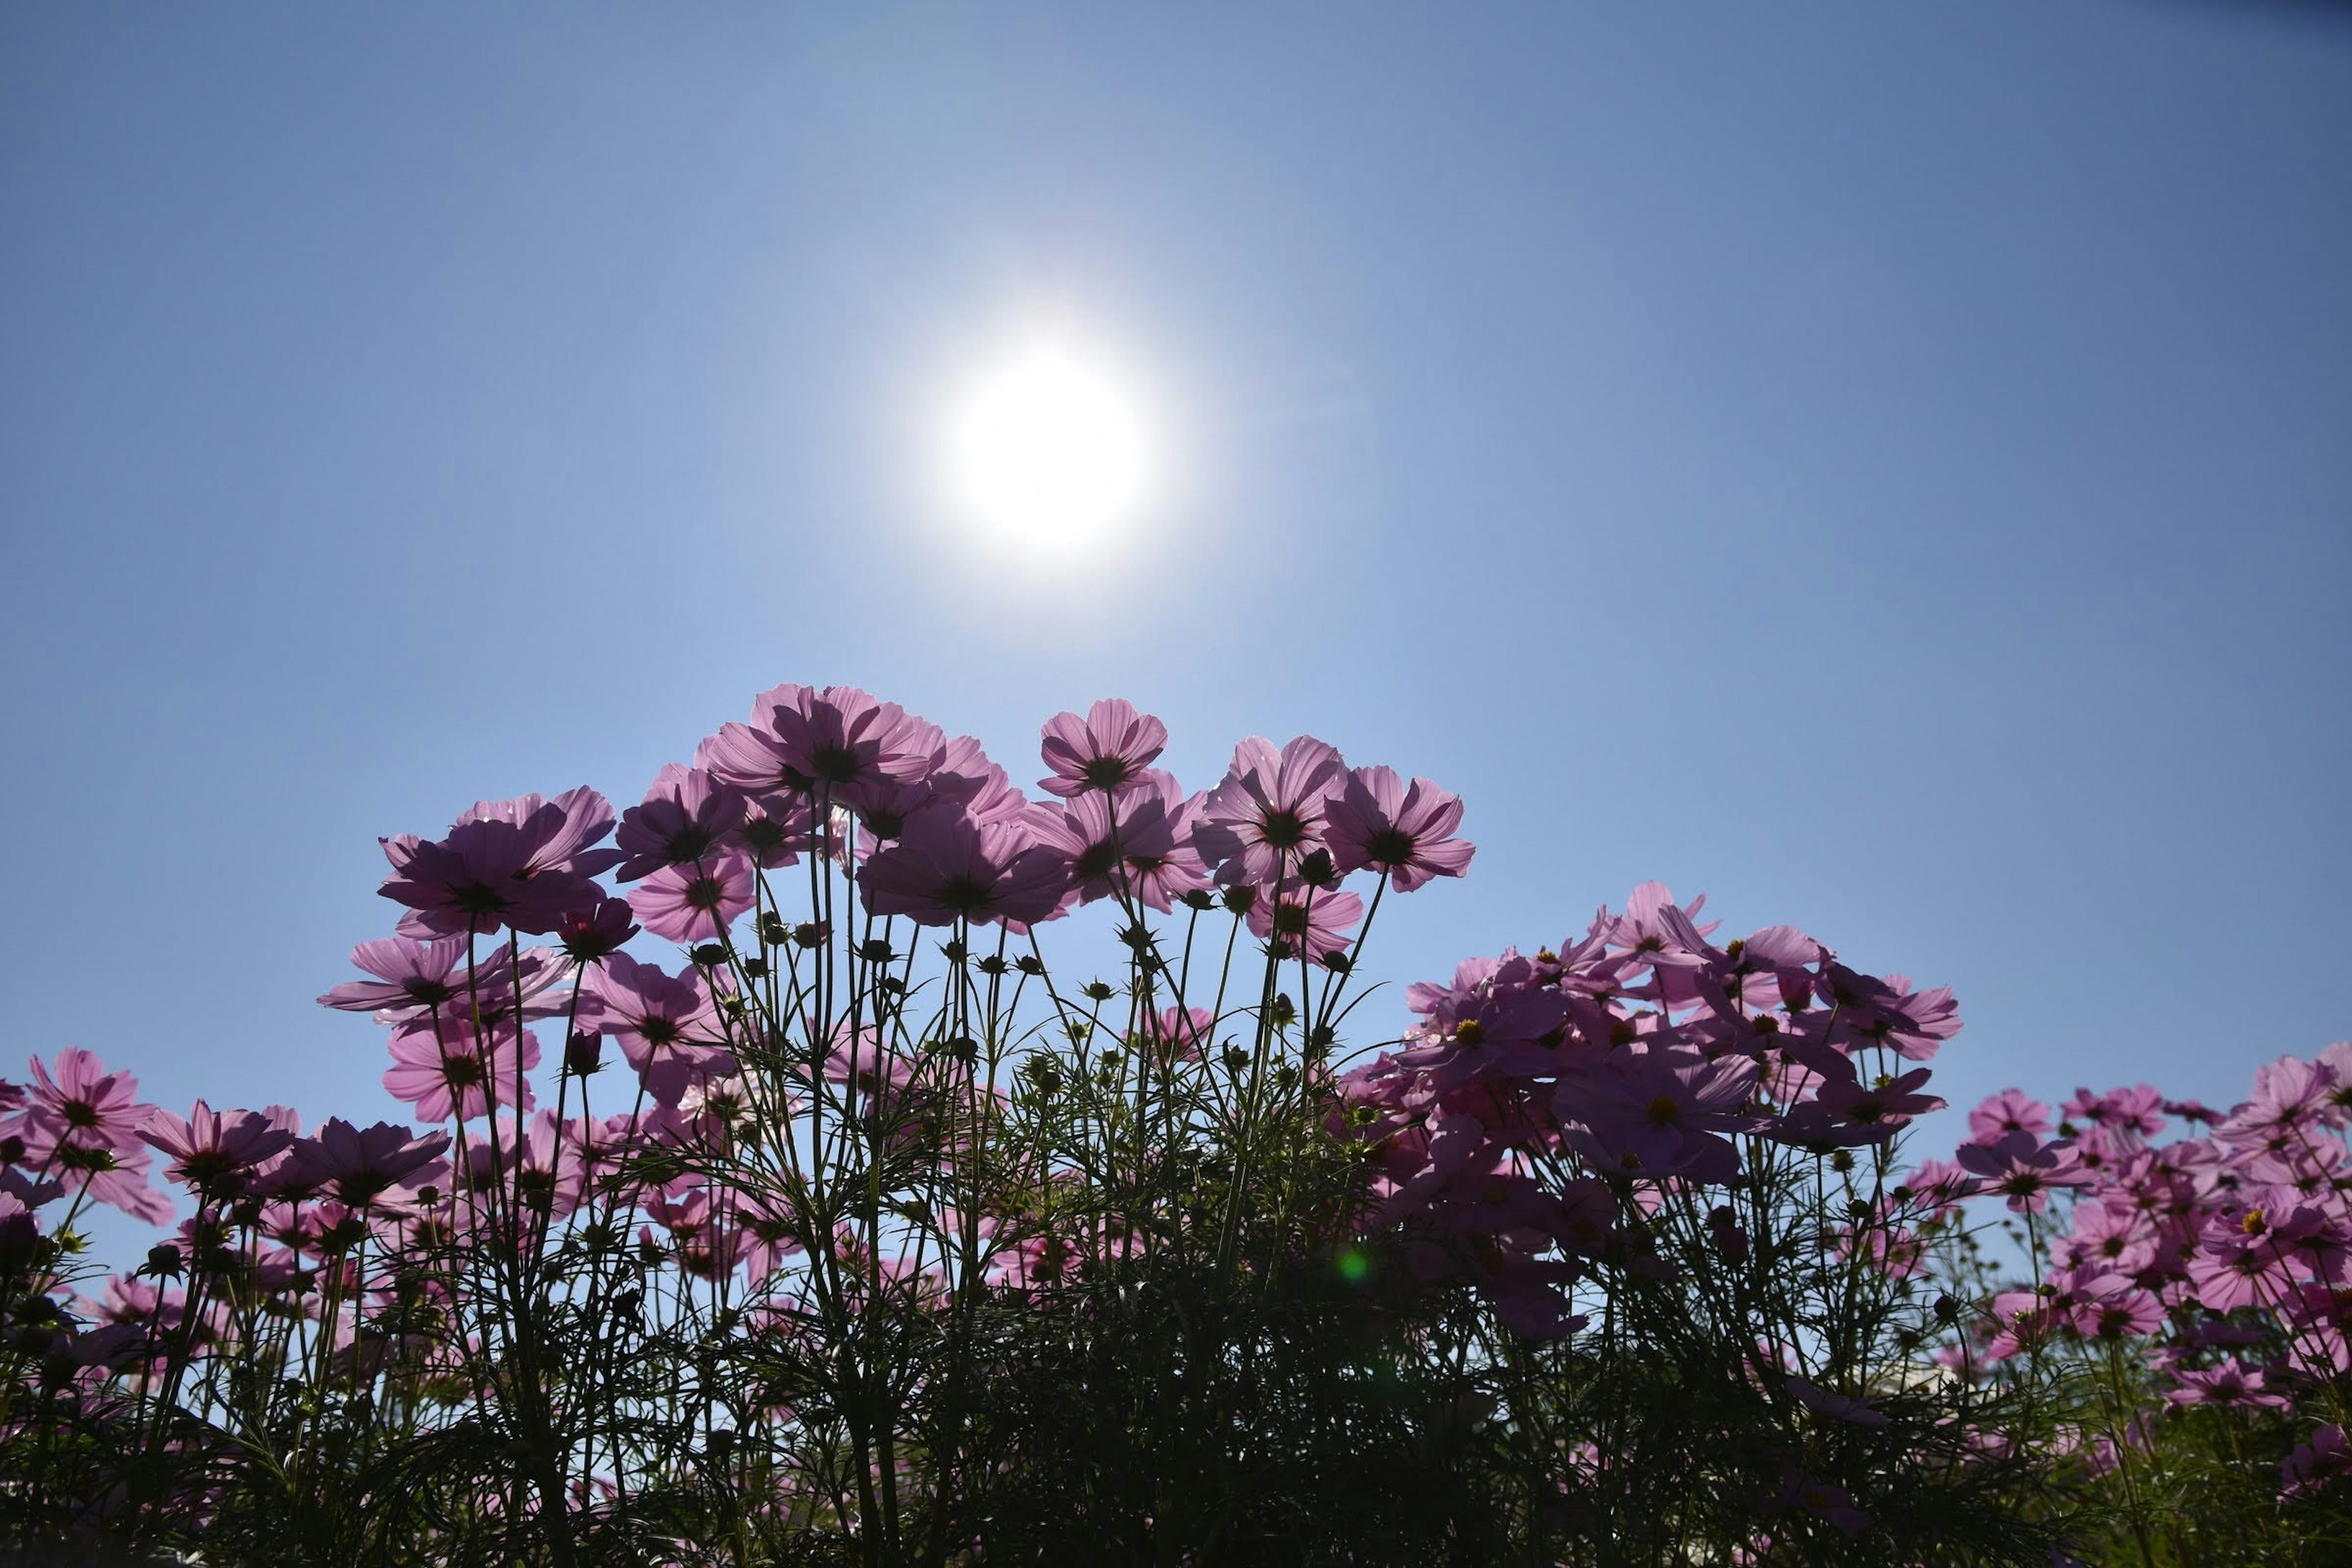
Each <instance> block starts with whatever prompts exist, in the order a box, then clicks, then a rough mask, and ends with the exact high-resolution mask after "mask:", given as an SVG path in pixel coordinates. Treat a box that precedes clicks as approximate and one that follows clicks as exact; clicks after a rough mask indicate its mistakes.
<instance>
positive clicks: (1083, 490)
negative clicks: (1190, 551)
mask: <svg viewBox="0 0 2352 1568" xmlns="http://www.w3.org/2000/svg"><path fill="white" fill-rule="evenodd" d="M949 466H950V475H951V484H952V489H953V493H954V499H955V501H956V503H957V506H958V509H959V510H961V512H963V513H964V514H965V516H966V518H967V520H968V521H970V522H971V524H972V525H973V526H974V527H975V528H977V529H979V530H982V531H985V532H986V533H987V534H988V535H990V536H992V539H993V540H994V541H995V542H1001V543H1005V544H1012V545H1017V546H1025V547H1030V548H1035V549H1048V550H1056V551H1063V552H1074V551H1076V550H1079V549H1081V548H1084V547H1088V546H1095V545H1099V544H1101V543H1103V542H1106V541H1107V540H1108V537H1109V536H1111V535H1114V534H1115V533H1117V532H1118V531H1119V530H1120V529H1121V528H1122V527H1123V526H1124V525H1127V524H1129V523H1131V522H1132V521H1135V519H1136V517H1137V515H1138V513H1139V511H1140V510H1141V509H1142V507H1143V505H1144V503H1145V502H1146V501H1147V500H1149V499H1150V489H1151V480H1152V470H1153V466H1154V452H1153V450H1152V442H1151V439H1150V428H1149V425H1148V421H1147V419H1146V417H1145V413H1144V405H1143V403H1142V400H1141V398H1140V397H1139V395H1138V393H1137V392H1136V390H1135V388H1134V386H1133V385H1132V384H1130V383H1129V381H1128V380H1127V379H1125V378H1124V377H1122V376H1120V375H1119V374H1117V373H1116V372H1115V371H1114V370H1112V369H1111V368H1110V367H1109V366H1108V364H1107V363H1104V362H1102V361H1101V360H1099V359H1097V358H1096V357H1093V356H1090V355H1088V354H1087V353H1085V352H1084V351H1082V350H1081V349H1079V348H1078V347H1076V345H1074V344H1072V343H1070V342H1064V341H1059V340H1040V341H1036V342H1029V343H1026V344H1024V345H1023V346H1021V347H1019V348H1017V349H1015V350H1014V351H1013V352H1012V353H1009V354H1007V355H1006V356H1005V357H1004V358H1003V360H1001V361H1000V362H998V363H996V364H995V365H993V366H992V367H991V368H990V369H989V370H987V371H986V372H985V373H983V374H981V375H979V376H977V377H975V378H974V379H973V381H972V382H971V384H970V385H969V386H968V387H967V388H966V389H965V392H964V395H963V396H962V398H961V400H960V401H959V402H958V404H957V405H956V408H955V412H954V414H953V416H952V417H951V420H950V431H949Z"/></svg>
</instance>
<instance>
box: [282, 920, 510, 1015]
mask: <svg viewBox="0 0 2352 1568" xmlns="http://www.w3.org/2000/svg"><path fill="white" fill-rule="evenodd" d="M466 945H467V944H466V940H465V938H463V937H449V938H447V939H446V940H444V941H441V942H411V941H410V940H409V939H408V938H406V937H401V936H389V937H382V938H379V939H378V940H376V941H374V942H362V943H360V944H359V945H358V946H357V947H355V948H353V949H352V963H353V965H355V966H356V967H358V968H361V969H364V970H366V971H367V972H368V973H370V974H373V975H374V976H375V979H373V980H372V981H370V980H353V981H349V982H347V983H345V984H341V985H338V986H336V987H335V988H334V989H333V990H332V991H330V992H328V993H327V994H325V995H324V996H321V997H320V998H319V1005H320V1006H322V1007H335V1008H340V1009H341V1011H343V1012H346V1013H374V1012H378V1011H381V1012H383V1014H385V1015H386V1016H387V1018H404V1017H409V1016H414V1015H415V1014H417V1013H420V1012H427V1011H430V1010H431V1009H433V1008H435V1007H437V1006H439V1005H442V1004H443V1003H445V1002H446V1001H448V1000H450V999H451V998H452V997H454V996H456V995H457V994H458V992H459V991H460V990H461V989H463V987H464V985H465V983H466V981H465V975H464V974H463V973H462V971H463V969H464V967H465V963H466ZM505 961H506V954H505V953H504V952H499V954H498V955H497V957H496V962H498V963H505ZM453 975H454V976H455V978H454V980H453V978H452V976H453Z"/></svg>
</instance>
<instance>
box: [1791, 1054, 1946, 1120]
mask: <svg viewBox="0 0 2352 1568" xmlns="http://www.w3.org/2000/svg"><path fill="white" fill-rule="evenodd" d="M1927 1079H1928V1069H1927V1068H1912V1069H1910V1072H1906V1074H1903V1077H1898V1079H1886V1081H1879V1084H1863V1081H1861V1079H1830V1081H1825V1084H1822V1086H1821V1089H1818V1090H1813V1102H1816V1105H1821V1107H1822V1110H1825V1112H1830V1114H1832V1117H1837V1119H1839V1121H1849V1123H1853V1126H1870V1129H1886V1131H1889V1133H1891V1131H1894V1129H1900V1126H1906V1123H1907V1121H1910V1119H1912V1117H1927V1114H1928V1112H1938V1110H1943V1100H1940V1098H1936V1096H1928V1093H1919V1086H1922V1084H1927Z"/></svg>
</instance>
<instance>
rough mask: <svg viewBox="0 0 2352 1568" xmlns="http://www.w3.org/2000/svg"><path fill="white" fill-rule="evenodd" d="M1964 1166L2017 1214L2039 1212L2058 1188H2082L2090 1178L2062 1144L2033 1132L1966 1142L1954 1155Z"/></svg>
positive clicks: (2045, 1206) (2048, 1203)
mask: <svg viewBox="0 0 2352 1568" xmlns="http://www.w3.org/2000/svg"><path fill="white" fill-rule="evenodd" d="M1953 1157H1954V1158H1955V1159H1957V1160H1958V1162H1959V1163H1960V1165H1961V1167H1962V1168H1963V1169H1965V1170H1967V1171H1969V1173H1972V1174H1974V1175H1979V1176H1982V1177H1983V1178H1984V1181H1985V1186H1986V1188H1987V1190H1988V1191H1990V1192H1996V1193H1999V1194H2001V1195H2002V1196H2003V1197H2005V1198H2007V1199H2008V1200H2009V1206H2010V1208H2011V1211H2012V1212H2014V1213H2017V1214H2040V1213H2041V1212H2042V1210H2043V1209H2045V1208H2047V1207H2049V1206H2050V1193H2051V1190H2052V1189H2053V1188H2055V1187H2081V1186H2087V1185H2089V1184H2090V1181H2091V1178H2090V1177H2089V1176H2088V1175H2087V1174H2085V1173H2084V1171H2083V1169H2082V1167H2081V1166H2080V1165H2078V1164H2076V1163H2074V1157H2073V1154H2072V1152H2071V1151H2070V1150H2069V1149H2068V1147H2067V1145H2065V1144H2063V1143H2053V1144H2049V1145H2047V1146H2046V1147H2045V1146H2044V1145H2043V1144H2042V1142H2041V1141H2040V1140H2039V1139H2037V1138H2035V1137H2034V1136H2033V1134H2032V1133H2031V1132H2011V1133H2007V1134H2005V1135H2003V1136H2002V1137H2001V1138H2000V1141H1999V1142H1993V1143H1963V1144H1961V1145H1960V1146H1959V1148H1958V1150H1957V1151H1956V1152H1955V1153H1954V1156H1953Z"/></svg>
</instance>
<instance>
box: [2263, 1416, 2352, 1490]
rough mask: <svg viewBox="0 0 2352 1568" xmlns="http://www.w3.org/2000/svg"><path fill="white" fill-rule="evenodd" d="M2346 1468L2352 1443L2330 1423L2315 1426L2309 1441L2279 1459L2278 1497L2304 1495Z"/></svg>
mask: <svg viewBox="0 0 2352 1568" xmlns="http://www.w3.org/2000/svg"><path fill="white" fill-rule="evenodd" d="M2347 1470H2352V1442H2347V1441H2346V1440H2345V1436H2344V1428H2343V1427H2341V1426H2336V1425H2334V1424H2332V1423H2331V1424H2329V1425H2327V1426H2321V1427H2319V1428H2318V1429H2317V1430H2315V1432H2313V1433H2312V1435H2311V1437H2310V1440H2309V1441H2308V1442H2305V1443H2303V1444H2301V1445H2300V1446H2298V1447H2296V1448H2295V1450H2294V1452H2293V1453H2291V1454H2289V1455H2288V1456H2287V1457H2286V1458H2284V1459H2282V1460H2280V1461H2279V1482H2280V1486H2279V1496H2280V1497H2282V1498H2299V1497H2308V1496H2310V1495H2311V1494H2312V1493H2313V1492H2315V1491H2317V1490H2319V1489H2320V1488H2322V1487H2324V1486H2326V1484H2327V1483H2328V1482H2330V1481H2332V1480H2334V1479H2336V1477H2338V1476H2341V1475H2343V1474H2344V1473H2345V1472H2347Z"/></svg>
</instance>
